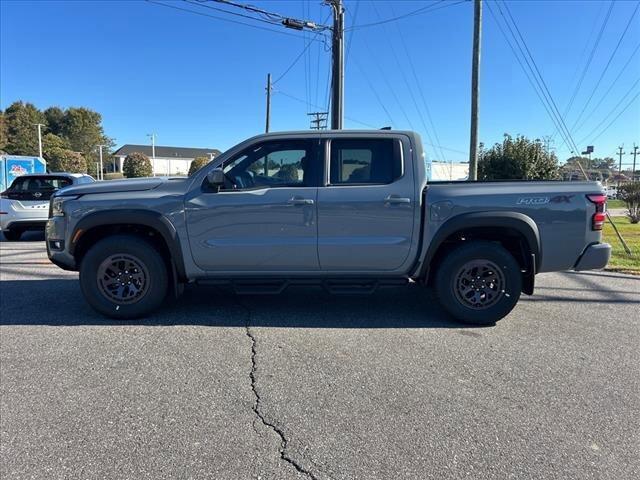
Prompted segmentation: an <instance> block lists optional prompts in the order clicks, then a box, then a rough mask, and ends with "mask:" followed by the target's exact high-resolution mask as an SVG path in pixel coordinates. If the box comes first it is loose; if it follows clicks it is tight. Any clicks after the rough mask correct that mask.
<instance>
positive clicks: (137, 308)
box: [80, 235, 169, 319]
mask: <svg viewBox="0 0 640 480" xmlns="http://www.w3.org/2000/svg"><path fill="white" fill-rule="evenodd" d="M127 265H128V267H127ZM120 267H122V271H120ZM125 272H126V273H125ZM116 278H117V279H118V280H116ZM168 279H169V276H168V273H167V267H166V264H165V262H164V260H163V258H162V255H161V254H160V252H158V250H157V249H156V248H155V247H154V246H153V245H152V244H151V243H149V242H147V241H145V240H144V239H142V238H140V237H137V236H135V235H112V236H110V237H107V238H105V239H103V240H100V241H99V242H97V243H96V244H95V245H94V246H93V247H91V248H90V249H89V250H88V251H87V252H86V254H85V255H84V257H83V259H82V262H81V264H80V288H81V290H82V294H83V295H84V298H85V299H86V301H87V302H88V303H89V305H91V307H93V309H94V310H96V311H97V312H99V313H101V314H103V315H105V316H107V317H111V318H115V319H133V318H140V317H143V316H146V315H148V314H149V313H151V312H153V311H154V310H156V309H157V308H158V307H159V306H160V305H161V304H162V302H163V301H164V299H165V297H166V295H167V289H168V284H169V280H168ZM133 292H138V293H137V294H134V293H133Z"/></svg>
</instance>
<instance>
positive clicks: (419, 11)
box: [347, 0, 468, 31]
mask: <svg viewBox="0 0 640 480" xmlns="http://www.w3.org/2000/svg"><path fill="white" fill-rule="evenodd" d="M444 1H445V0H438V1H436V2H434V3H432V4H430V5H427V6H426V7H421V8H418V9H417V10H413V11H411V12H408V13H405V14H403V15H400V16H398V17H394V18H387V19H385V20H380V21H378V22H372V23H365V24H362V25H355V26H353V27H351V28H349V29H347V31H350V30H358V29H360V28H368V27H374V26H376V25H383V24H385V23H389V22H395V21H396V20H401V19H403V18H407V17H412V16H414V15H421V14H424V13H431V12H435V11H436V10H440V9H442V8H446V7H453V6H454V5H458V4H460V3H464V2H466V1H468V0H460V1H458V2H454V3H446V4H444V5H439V6H437V4H440V3H443V2H444Z"/></svg>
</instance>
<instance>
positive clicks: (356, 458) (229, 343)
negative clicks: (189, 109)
mask: <svg viewBox="0 0 640 480" xmlns="http://www.w3.org/2000/svg"><path fill="white" fill-rule="evenodd" d="M0 249H1V280H2V283H1V284H0V296H1V297H0V309H1V310H0V314H1V316H2V326H1V327H0V342H1V382H0V383H1V385H0V393H1V406H0V407H1V410H0V414H1V432H0V434H1V437H0V440H1V449H0V458H1V462H2V464H1V473H2V475H1V476H2V478H11V479H23V478H36V479H58V478H67V479H76V478H78V479H80V478H82V479H102V478H113V479H116V478H117V479H145V478H148V479H160V478H184V479H186V478H193V479H200V478H212V479H258V478H259V479H289V478H311V479H356V478H358V479H396V478H410V479H423V478H434V479H436V478H437V479H442V478H496V479H498V478H499V479H503V478H517V479H523V478H536V479H537V478H576V479H592V478H593V479H596V478H598V479H616V480H618V479H632V478H638V476H639V475H640V460H639V459H640V420H639V419H640V348H639V347H638V346H639V345H640V328H639V327H640V315H639V314H638V312H639V311H640V277H632V276H626V275H621V274H615V273H609V272H604V273H596V272H585V273H581V274H578V273H560V274H546V275H544V274H543V275H540V276H539V277H538V284H537V291H536V295H535V296H533V297H526V296H525V297H523V299H522V300H521V302H520V304H519V305H518V306H517V307H516V309H515V310H514V312H513V313H512V314H511V315H509V316H508V317H507V318H506V319H505V320H503V321H502V322H500V323H499V324H498V325H497V326H494V327H486V328H472V327H463V326H461V325H459V324H455V323H452V322H450V321H449V320H448V319H447V317H446V316H445V315H444V313H443V312H442V311H441V310H440V309H439V308H438V307H437V305H436V304H435V302H434V300H433V299H432V297H431V296H430V294H429V292H427V291H425V290H423V289H422V288H419V287H417V286H416V287H414V288H409V289H397V290H396V289H389V290H384V291H379V292H377V293H376V294H375V295H373V296H337V297H330V296H328V295H326V294H325V293H324V292H322V291H320V290H316V289H291V290H289V291H288V292H287V293H286V294H285V295H281V296H243V297H239V296H235V295H233V294H231V293H229V292H226V291H224V290H221V289H215V288H211V287H198V288H195V287H193V288H188V289H187V291H186V293H185V295H184V296H183V297H182V299H181V300H180V301H179V302H177V303H173V304H170V305H167V306H166V308H164V309H163V311H162V312H161V313H159V314H157V315H155V316H153V317H152V318H149V319H146V320H144V321H134V322H126V323H117V322H113V321H109V320H105V319H104V318H102V317H100V316H98V315H96V314H95V313H94V312H93V311H92V310H91V309H90V308H89V307H88V306H87V305H86V304H85V302H84V300H83V299H82V297H81V294H80V289H79V286H78V282H77V274H76V273H72V272H64V271H62V270H60V269H58V268H57V267H55V266H53V265H52V264H50V263H49V262H48V260H47V258H46V253H45V248H44V243H43V242H42V241H41V236H39V235H38V234H27V235H25V241H21V242H11V243H8V242H2V243H1V244H0Z"/></svg>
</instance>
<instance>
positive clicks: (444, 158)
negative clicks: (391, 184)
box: [391, 6, 447, 162]
mask: <svg viewBox="0 0 640 480" xmlns="http://www.w3.org/2000/svg"><path fill="white" fill-rule="evenodd" d="M391 12H392V13H393V14H394V15H395V12H394V10H393V7H392V6H391ZM396 29H397V30H398V36H399V37H400V42H401V43H402V47H403V49H404V53H405V55H406V57H407V59H408V60H409V66H410V67H411V72H412V74H413V79H414V80H415V83H416V86H417V88H418V93H419V94H420V98H421V100H422V105H423V106H424V109H425V111H426V112H427V119H428V120H429V125H430V126H431V130H432V131H433V137H434V138H435V143H436V144H437V145H440V137H439V136H438V132H437V130H436V126H435V124H434V123H433V118H432V117H431V111H430V110H429V105H427V100H426V98H425V95H424V89H423V88H422V84H421V83H420V81H419V79H418V74H417V73H416V67H415V64H414V63H413V59H412V58H411V55H409V49H408V48H407V42H406V41H405V39H404V35H403V34H402V30H401V29H400V27H399V26H398V24H397V23H396ZM426 133H427V135H428V130H426ZM439 150H440V155H441V157H442V159H443V160H444V161H445V162H446V161H447V158H446V156H445V154H444V152H443V151H442V149H441V148H439Z"/></svg>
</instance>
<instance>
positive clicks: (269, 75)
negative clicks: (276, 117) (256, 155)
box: [264, 73, 271, 133]
mask: <svg viewBox="0 0 640 480" xmlns="http://www.w3.org/2000/svg"><path fill="white" fill-rule="evenodd" d="M270 125H271V74H270V73H268V74H267V120H266V122H265V127H264V131H265V132H266V133H269V126H270Z"/></svg>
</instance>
